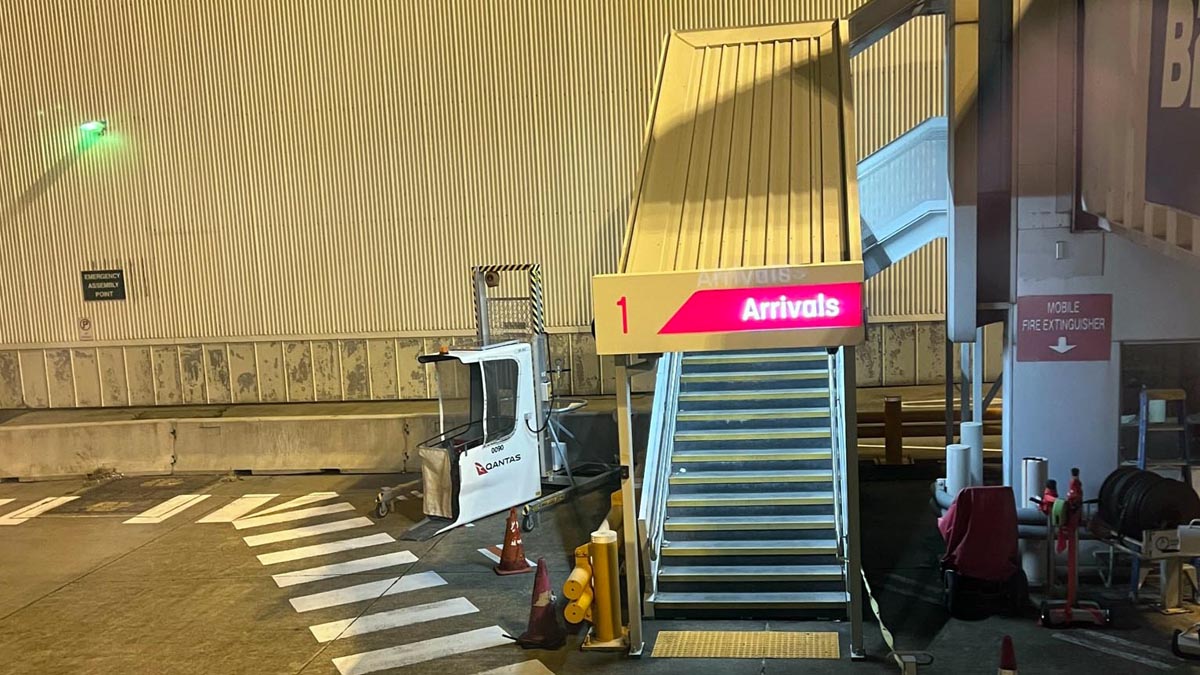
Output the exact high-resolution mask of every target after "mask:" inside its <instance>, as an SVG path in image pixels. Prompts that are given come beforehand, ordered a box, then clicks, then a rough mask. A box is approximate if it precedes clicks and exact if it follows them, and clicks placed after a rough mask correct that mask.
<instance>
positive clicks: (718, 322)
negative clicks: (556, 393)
mask: <svg viewBox="0 0 1200 675" xmlns="http://www.w3.org/2000/svg"><path fill="white" fill-rule="evenodd" d="M592 297H593V302H594V303H595V307H594V309H595V319H596V350H597V353H599V354H640V353H661V352H673V351H715V350H725V349H755V348H762V349H769V348H788V347H816V346H826V347H835V346H839V345H853V344H857V343H858V342H861V341H862V339H863V323H864V318H863V273H862V264H861V263H835V264H824V265H808V266H792V267H770V268H747V269H738V270H721V271H718V272H699V271H697V272H667V273H662V274H614V275H602V276H597V277H596V278H595V279H594V281H593V293H592Z"/></svg>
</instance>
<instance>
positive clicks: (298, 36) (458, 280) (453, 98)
mask: <svg viewBox="0 0 1200 675" xmlns="http://www.w3.org/2000/svg"><path fill="white" fill-rule="evenodd" d="M858 4H859V2H857V1H854V0H842V1H824V2H822V1H818V0H802V1H795V0H791V1H784V0H770V1H766V2H763V1H751V0H736V1H730V0H707V1H700V0H690V1H683V0H679V1H668V2H663V1H659V0H638V1H634V2H624V1H617V0H611V1H609V2H591V3H548V2H532V1H530V2H500V1H499V0H487V1H483V0H478V1H470V2H468V1H466V0H458V1H453V2H441V3H416V2H405V3H396V2H390V1H389V0H363V1H361V2H353V3H345V2H340V1H335V0H310V1H309V2H304V3H296V2H292V1H290V0H287V1H285V0H258V1H256V2H242V1H240V0H202V1H200V2H194V3H175V2H157V1H152V0H133V1H130V0H121V1H118V0H19V1H18V2H17V3H15V4H14V6H13V7H10V8H9V11H8V12H6V15H5V20H4V21H0V44H3V45H5V49H3V50H0V69H2V70H3V72H4V73H5V86H4V87H2V88H0V137H3V138H4V142H5V153H4V157H3V159H0V213H2V214H3V221H2V227H3V230H4V233H5V236H6V238H7V246H5V247H3V248H2V249H0V267H2V268H3V269H4V270H5V277H6V281H5V283H3V284H0V306H3V307H4V308H5V309H4V310H3V315H2V316H3V320H2V321H0V344H8V345H14V344H22V345H53V344H63V343H73V342H76V341H78V340H79V338H80V335H79V332H78V330H77V327H76V324H77V321H78V319H79V318H80V317H88V318H90V319H91V320H92V322H93V323H94V325H95V339H96V340H98V341H104V342H128V341H133V340H216V339H229V338H232V339H238V338H243V337H246V338H249V337H254V336H260V337H261V336H327V335H348V334H354V335H364V334H395V335H398V334H425V335H437V334H444V333H446V332H453V331H463V330H470V329H471V328H473V326H472V315H471V297H470V289H469V283H468V279H469V273H468V271H469V268H470V267H471V265H474V264H495V263H523V262H540V263H542V265H543V268H544V271H545V283H546V299H547V321H548V324H549V325H551V326H558V327H567V326H583V325H586V324H587V323H588V321H589V320H590V309H589V297H588V294H589V289H590V278H591V276H592V275H593V274H596V273H603V272H611V271H613V270H614V269H615V266H616V263H617V259H618V256H619V248H620V239H621V235H622V231H623V227H624V223H625V216H626V213H627V210H628V200H629V195H630V192H631V186H632V182H633V176H634V172H635V170H636V164H637V157H638V154H639V152H640V146H641V142H642V135H643V129H644V125H645V120H646V115H647V111H648V108H649V102H650V97H651V94H652V92H651V88H652V84H653V81H654V73H655V71H656V68H657V60H658V57H659V53H660V49H661V45H662V40H663V37H664V36H665V35H666V33H667V32H668V31H669V30H670V29H672V28H675V29H680V30H685V29H701V28H711V27H720V26H734V25H749V24H759V23H776V22H794V21H808V20H816V19H824V18H832V17H838V16H845V15H846V14H847V13H848V12H849V11H850V10H851V9H853V7H855V6H857V5H858ZM941 26H942V22H941V19H940V18H936V17H935V18H924V19H918V20H916V21H914V22H911V23H910V24H909V25H906V26H905V27H903V28H902V29H900V30H899V31H897V32H896V33H895V34H893V35H892V36H889V37H888V38H886V39H885V40H884V41H882V42H881V43H879V44H878V45H876V46H874V47H872V48H871V49H869V50H868V51H867V52H865V53H864V54H863V55H861V56H860V57H858V58H857V59H855V61H854V63H853V73H854V76H855V80H856V81H855V90H856V119H857V123H858V131H857V138H858V150H859V154H860V155H865V154H867V153H869V152H871V151H873V150H874V149H877V148H878V147H880V146H881V145H883V144H885V143H886V142H887V141H889V140H891V139H892V138H895V137H896V136H898V135H899V134H901V133H903V132H904V131H905V130H906V129H908V128H909V127H911V126H913V125H914V124H916V123H917V122H920V121H921V120H923V119H925V118H926V117H929V116H932V115H936V114H940V113H941V108H942V98H943V97H942V95H941V93H940V92H941V79H942V75H941V68H940V64H941V54H942V34H941ZM101 117H103V118H107V119H108V120H109V121H110V122H111V131H110V133H109V134H108V135H107V136H106V137H104V138H103V139H101V140H100V141H99V142H98V143H97V144H96V145H94V146H92V147H90V148H89V149H87V150H86V151H81V150H80V147H79V138H78V134H77V131H76V126H77V125H78V124H79V123H80V122H82V121H84V120H87V119H90V118H101ZM110 267H118V268H122V269H124V270H125V271H126V275H127V279H128V286H129V288H128V299H127V300H125V301H124V302H107V303H84V302H82V297H81V290H80V280H79V273H80V271H81V270H84V269H102V268H110ZM876 285H877V286H878V284H876ZM896 292H899V291H896ZM904 292H905V293H908V292H911V291H910V290H905V291H904Z"/></svg>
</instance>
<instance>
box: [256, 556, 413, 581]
mask: <svg viewBox="0 0 1200 675" xmlns="http://www.w3.org/2000/svg"><path fill="white" fill-rule="evenodd" d="M416 561H417V556H415V555H413V554H412V553H411V552H409V551H400V552H399V553H388V554H386V555H379V556H375V557H374V558H361V559H359V560H351V561H349V562H343V563H335V564H333V565H322V566H321V567H312V568H309V569H306V570H299V571H297V572H287V573H285V574H275V575H272V576H271V578H272V579H274V580H275V583H276V584H277V585H278V586H279V587H280V588H284V587H286V586H295V585H296V584H307V583H309V582H311V581H320V580H322V579H333V578H335V577H340V576H343V575H346V574H356V573H358V572H368V571H370V570H377V569H383V568H384V567H392V566H394V565H407V564H409V563H414V562H416Z"/></svg>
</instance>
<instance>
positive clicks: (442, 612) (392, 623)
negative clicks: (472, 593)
mask: <svg viewBox="0 0 1200 675" xmlns="http://www.w3.org/2000/svg"><path fill="white" fill-rule="evenodd" d="M478 611H479V608H478V607H476V606H475V605H472V604H471V602H470V601H469V600H467V599H466V598H452V599H450V600H439V601H437V602H431V603H428V604H425V605H414V606H412V607H402V608H400V609H394V610H391V611H388V612H379V613H377V614H365V615H363V616H360V617H357V618H354V619H342V620H340V621H330V622H329V623H322V624H318V625H316V626H309V627H308V629H309V630H310V631H312V634H313V637H315V638H317V642H331V641H333V640H340V639H342V638H348V637H353V636H355V635H363V634H364V633H374V632H376V631H381V630H389V629H392V628H400V627H402V626H411V625H413V624H415V623H425V622H426V621H436V620H437V619H445V618H448V617H452V616H462V615H464V614H474V613H475V612H478Z"/></svg>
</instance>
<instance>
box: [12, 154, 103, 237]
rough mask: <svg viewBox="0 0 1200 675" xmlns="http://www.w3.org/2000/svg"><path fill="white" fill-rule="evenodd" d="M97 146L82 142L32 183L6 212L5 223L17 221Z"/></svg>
mask: <svg viewBox="0 0 1200 675" xmlns="http://www.w3.org/2000/svg"><path fill="white" fill-rule="evenodd" d="M95 144H96V140H91V141H82V142H80V143H78V144H77V145H76V146H75V147H74V148H72V149H71V150H70V151H69V152H68V153H67V154H66V155H64V156H63V157H62V158H61V159H59V160H58V161H57V162H55V163H54V165H53V166H51V167H50V168H49V169H47V170H46V171H45V172H43V173H42V175H40V176H38V177H37V180H35V181H33V183H30V185H29V187H27V188H25V190H24V191H22V192H21V194H20V195H18V196H17V199H16V201H14V202H13V203H12V204H10V205H9V207H8V208H7V209H5V210H4V222H6V223H7V222H10V221H13V220H16V218H17V217H18V216H20V215H21V214H22V213H24V212H25V211H26V210H27V209H28V208H29V207H30V206H32V205H33V203H34V202H36V201H37V200H38V199H40V198H41V197H42V195H44V194H46V192H47V191H49V190H50V188H51V187H52V186H53V185H54V184H55V183H57V182H58V181H59V180H60V179H61V178H62V177H63V176H65V175H66V174H67V171H69V170H70V169H71V167H72V166H74V165H75V162H78V161H79V158H80V157H82V156H83V154H84V153H85V152H87V151H88V150H89V149H90V148H91V147H92V146H94V145H95Z"/></svg>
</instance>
